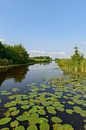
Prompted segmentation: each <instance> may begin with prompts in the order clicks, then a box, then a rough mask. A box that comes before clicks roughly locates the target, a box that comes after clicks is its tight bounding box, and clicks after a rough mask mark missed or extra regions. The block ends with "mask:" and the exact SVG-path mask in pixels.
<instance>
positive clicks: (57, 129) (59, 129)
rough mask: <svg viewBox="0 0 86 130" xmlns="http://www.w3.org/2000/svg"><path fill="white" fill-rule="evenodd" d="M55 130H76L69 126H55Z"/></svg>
mask: <svg viewBox="0 0 86 130" xmlns="http://www.w3.org/2000/svg"><path fill="white" fill-rule="evenodd" d="M53 130H74V128H73V127H72V126H71V125H69V124H64V125H62V124H54V125H53Z"/></svg>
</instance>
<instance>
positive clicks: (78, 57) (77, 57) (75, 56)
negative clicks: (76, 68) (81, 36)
mask: <svg viewBox="0 0 86 130" xmlns="http://www.w3.org/2000/svg"><path fill="white" fill-rule="evenodd" d="M71 59H72V61H73V62H76V63H80V62H81V61H82V60H83V59H84V56H83V55H82V54H80V52H79V49H78V47H77V46H76V47H74V54H73V55H72V56H71Z"/></svg>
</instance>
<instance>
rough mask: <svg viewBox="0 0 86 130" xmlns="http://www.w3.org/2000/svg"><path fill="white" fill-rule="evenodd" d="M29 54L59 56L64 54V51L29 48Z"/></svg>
mask: <svg viewBox="0 0 86 130" xmlns="http://www.w3.org/2000/svg"><path fill="white" fill-rule="evenodd" d="M29 53H30V56H51V57H61V56H63V57H64V55H65V54H66V53H65V52H47V51H40V50H30V51H29Z"/></svg>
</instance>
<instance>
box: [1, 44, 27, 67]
mask: <svg viewBox="0 0 86 130" xmlns="http://www.w3.org/2000/svg"><path fill="white" fill-rule="evenodd" d="M28 62H29V55H28V53H27V51H26V50H25V48H24V47H23V46H22V45H21V44H18V45H6V44H2V42H0V66H4V65H12V64H25V63H28Z"/></svg>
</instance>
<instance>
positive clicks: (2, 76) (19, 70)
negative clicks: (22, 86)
mask: <svg viewBox="0 0 86 130" xmlns="http://www.w3.org/2000/svg"><path fill="white" fill-rule="evenodd" d="M27 71H29V66H26V65H24V66H17V67H13V68H10V69H4V70H3V71H1V72H0V86H1V85H2V83H3V82H4V81H5V80H7V79H10V78H14V79H15V81H16V82H21V81H22V80H23V79H24V78H25V75H26V74H27Z"/></svg>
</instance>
